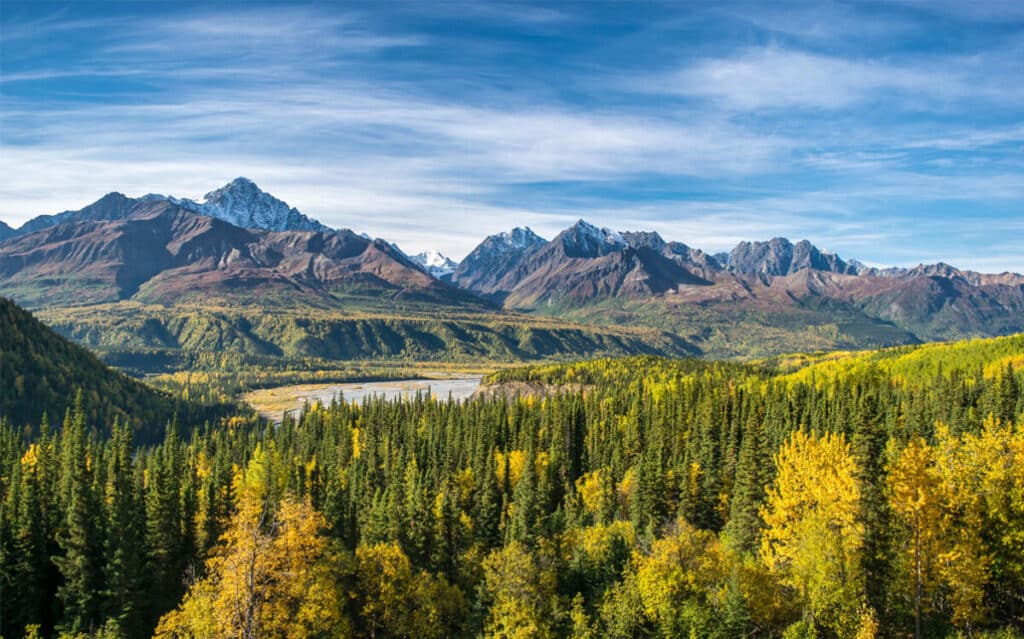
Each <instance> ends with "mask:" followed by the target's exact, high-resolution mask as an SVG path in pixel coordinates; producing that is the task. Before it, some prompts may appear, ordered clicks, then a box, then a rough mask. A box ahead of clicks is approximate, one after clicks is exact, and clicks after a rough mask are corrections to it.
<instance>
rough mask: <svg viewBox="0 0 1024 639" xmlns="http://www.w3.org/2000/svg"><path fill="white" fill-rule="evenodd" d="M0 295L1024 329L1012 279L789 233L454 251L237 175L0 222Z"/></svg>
mask: <svg viewBox="0 0 1024 639" xmlns="http://www.w3.org/2000/svg"><path fill="white" fill-rule="evenodd" d="M0 294H2V295H6V296H8V297H11V298H13V299H15V300H16V301H18V302H19V303H22V304H25V305H27V306H29V307H34V308H39V309H54V308H68V307H76V306H81V305H83V304H97V303H126V302H128V301H131V302H133V303H143V304H150V305H155V304H159V305H164V306H181V305H182V304H188V305H193V306H210V305H221V306H229V307H237V308H243V307H254V306H258V307H266V308H271V307H273V308H286V309H289V310H291V311H297V312H301V310H302V309H303V308H315V309H319V310H323V311H358V310H365V309H367V308H374V309H378V310H385V311H390V312H394V313H397V314H400V313H402V312H408V311H410V310H416V311H418V312H432V311H431V309H439V310H441V311H443V312H446V313H467V312H468V313H499V314H503V316H506V317H526V315H524V314H528V315H529V316H534V317H536V316H538V315H544V316H550V317H553V318H558V319H562V320H568V321H572V322H575V323H580V324H585V325H603V326H637V327H651V328H655V329H657V330H658V331H661V332H663V333H665V334H668V335H672V336H675V337H677V338H680V339H682V340H684V341H685V342H687V343H688V344H690V345H692V346H693V347H694V348H695V349H697V350H699V351H700V352H703V353H705V354H707V355H711V356H752V355H757V356H760V355H769V354H775V353H778V352H784V351H787V350H807V349H813V348H861V347H864V348H866V347H874V346H884V345H889V344H899V343H912V342H916V341H921V340H926V339H927V340H935V339H940V340H941V339H952V338H961V337H965V336H988V335H1002V334H1007V333H1012V332H1018V331H1024V276H1021V275H1019V274H1014V273H1002V274H983V273H977V272H973V271H965V270H960V269H957V268H954V267H952V266H949V265H946V264H941V263H940V264H932V265H921V266H918V267H915V268H909V269H907V268H888V269H879V268H871V267H867V266H865V265H863V264H862V263H860V262H858V261H856V260H843V259H842V258H840V257H839V256H838V255H835V254H834V253H830V252H828V251H825V250H821V249H819V248H818V247H816V246H814V245H813V244H812V243H810V242H808V241H806V240H802V241H799V242H796V243H793V242H790V241H789V240H787V239H785V238H774V239H771V240H768V241H757V242H741V243H740V244H738V245H737V246H736V247H735V248H733V249H732V251H731V252H729V253H727V254H721V253H720V254H714V255H712V254H709V253H706V252H704V251H702V250H700V249H698V248H693V247H690V246H687V245H686V244H683V243H681V242H676V241H666V240H665V239H663V238H662V237H661V236H660V235H658V234H657V233H655V232H651V231H621V232H620V231H616V230H613V229H609V228H598V227H596V226H594V225H592V224H589V223H588V222H586V221H584V220H580V221H578V222H577V223H575V224H573V225H572V226H570V227H569V228H567V229H565V230H563V231H562V232H561V233H559V234H558V235H557V236H555V237H554V238H553V239H551V240H550V241H548V240H545V239H543V238H541V237H540V236H538V235H537V234H536V233H534V232H533V231H531V230H530V229H529V228H517V229H513V230H512V231H510V232H507V233H500V234H497V235H492V236H490V237H487V238H485V239H484V240H483V241H482V242H481V243H480V244H479V245H478V246H477V247H476V248H475V249H474V250H473V251H472V252H471V253H469V254H468V255H467V256H466V257H465V258H464V259H463V260H462V261H461V262H460V263H458V264H456V263H455V262H454V261H452V260H450V259H448V258H446V257H444V256H443V255H441V254H439V253H436V252H424V253H421V254H419V255H415V256H408V255H406V254H405V253H404V252H402V251H401V249H399V248H398V247H397V246H395V245H393V244H390V243H388V242H386V241H383V240H379V239H378V240H374V239H371V238H369V236H366V235H362V234H358V233H356V232H353V231H351V230H348V229H340V230H332V229H330V228H328V227H326V226H325V225H323V224H321V223H320V222H317V221H315V220H312V219H311V218H308V217H306V216H305V215H303V214H302V213H300V212H299V211H298V210H296V209H295V208H293V207H290V206H288V205H287V204H286V203H284V202H282V201H281V200H279V199H277V198H275V197H273V196H272V195H269V194H267V193H265V192H263V191H262V190H260V189H259V187H257V186H256V185H255V184H254V183H253V182H251V181H250V180H247V179H245V178H238V179H236V180H234V181H232V182H231V183H229V184H227V185H225V186H224V187H222V188H220V189H217V190H215V191H212V192H210V193H208V194H207V195H206V196H205V197H204V198H203V200H202V201H201V202H195V201H193V200H189V199H179V198H175V197H173V196H162V195H147V196H143V197H141V198H129V197H126V196H124V195H122V194H120V193H111V194H108V195H106V196H104V197H103V198H101V199H100V200H98V201H96V202H95V203H93V204H90V205H89V206H86V207H85V208H83V209H80V210H78V211H65V212H63V213H58V214H56V215H43V216H39V217H37V218H34V219H32V220H30V221H29V222H27V223H25V224H24V225H23V226H22V227H20V228H18V229H11V228H10V227H8V226H6V225H2V226H0Z"/></svg>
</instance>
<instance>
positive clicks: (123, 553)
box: [104, 422, 146, 637]
mask: <svg viewBox="0 0 1024 639" xmlns="http://www.w3.org/2000/svg"><path fill="white" fill-rule="evenodd" d="M107 468H108V469H107V484H106V490H105V492H106V499H105V500H104V501H105V505H106V525H107V534H106V540H107V545H106V565H105V566H104V575H105V577H106V584H107V587H106V592H105V593H104V599H105V601H104V616H105V617H107V618H108V619H115V620H116V621H117V623H118V625H119V626H120V628H121V630H122V631H123V632H124V633H125V635H126V636H128V637H141V636H144V634H145V633H144V625H143V623H142V622H143V619H142V616H141V615H142V613H143V603H144V602H143V600H142V591H143V584H144V581H145V580H144V575H145V570H146V566H145V543H146V539H145V505H144V501H143V499H142V493H141V485H138V484H136V474H135V468H134V464H133V463H132V435H131V429H130V428H128V427H126V426H119V425H118V424H117V423H116V422H115V423H114V427H113V430H112V433H111V438H110V444H109V459H108V467H107Z"/></svg>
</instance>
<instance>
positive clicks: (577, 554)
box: [0, 337, 1024, 639]
mask: <svg viewBox="0 0 1024 639" xmlns="http://www.w3.org/2000/svg"><path fill="white" fill-rule="evenodd" d="M1022 356H1024V348H1022V338H1021V337H1014V338H1004V339H998V340H985V341H977V342H969V343H962V344H955V345H943V346H934V347H932V346H929V347H922V348H916V349H895V350H890V351H885V352H881V353H876V354H863V355H859V354H851V355H836V356H824V355H820V356H812V357H807V358H800V357H795V356H794V357H791V358H788V359H787V360H786V361H785V362H783V364H782V367H781V368H779V369H776V368H773V365H774V364H775V363H774V362H767V363H761V364H757V365H740V364H729V363H705V362H700V361H696V360H681V361H671V360H664V359H658V358H653V357H642V358H630V359H620V360H597V361H590V362H582V363H577V364H571V365H558V366H543V367H532V368H525V369H516V370H510V371H504V372H502V373H498V374H496V375H494V376H493V377H492V378H491V380H490V382H491V383H492V388H495V389H501V388H505V389H506V390H508V389H519V390H520V391H523V392H526V393H528V394H526V395H521V396H519V397H518V398H512V399H508V398H506V396H505V395H503V394H502V393H500V392H491V393H481V396H480V397H478V398H476V399H474V400H471V401H467V402H465V403H461V404H458V403H445V402H435V401H427V400H422V399H417V400H413V401H404V402H390V403H389V402H384V401H367V402H365V403H363V404H361V405H355V404H344V403H342V404H335V405H332V406H319V405H318V406H314V407H311V408H309V409H308V410H306V411H305V412H304V413H303V414H302V416H301V417H300V418H299V419H298V420H297V421H295V420H292V419H290V418H289V419H286V420H285V422H284V423H283V424H281V425H280V427H278V428H275V429H266V430H264V429H261V428H258V427H257V425H256V424H254V423H252V422H248V421H246V420H243V419H237V418H236V419H233V420H230V421H227V422H224V423H223V424H222V425H221V426H219V427H216V428H203V427H196V426H195V425H193V426H192V427H191V428H189V429H183V432H189V433H190V434H189V436H188V437H184V438H183V437H181V436H179V433H178V431H177V430H175V429H170V430H168V432H167V437H166V439H165V440H164V441H163V442H162V443H161V444H160V445H159V446H156V447H151V448H137V447H133V445H132V442H131V436H130V433H129V432H128V431H127V430H125V429H124V428H122V427H118V428H115V429H113V435H112V437H110V438H109V439H107V440H100V439H97V438H95V437H92V436H90V434H89V433H90V432H91V430H92V429H93V428H95V427H100V428H102V429H107V428H108V427H109V426H110V424H109V423H105V422H97V421H94V420H92V419H90V418H89V417H88V416H87V411H86V409H85V407H84V406H81V407H79V408H78V409H76V410H75V411H74V412H73V414H72V415H71V417H70V418H69V419H68V420H67V422H66V423H65V425H64V427H63V428H62V429H61V430H60V431H59V432H53V431H52V430H51V431H50V432H45V433H44V434H43V435H42V436H41V437H37V438H33V439H31V440H30V441H26V440H25V439H24V438H23V436H22V433H21V431H20V430H19V429H16V428H13V427H11V426H10V425H8V426H6V427H5V428H4V430H3V433H2V435H0V476H2V477H3V478H4V481H3V482H2V484H0V490H2V494H0V499H2V503H3V511H2V517H0V542H2V543H0V547H2V549H3V553H4V554H3V561H2V570H3V573H2V580H3V582H2V585H3V591H4V597H3V601H2V605H3V610H2V623H3V628H2V632H3V635H4V636H7V637H14V636H20V634H21V633H22V632H23V629H25V628H26V627H28V628H30V629H31V630H32V631H33V632H35V631H39V632H41V633H42V634H43V635H46V636H54V635H56V634H58V633H60V632H63V633H69V634H75V633H79V634H81V633H85V634H88V633H89V632H100V633H101V634H102V636H106V637H145V636H149V635H150V634H151V632H152V631H153V629H154V628H155V629H156V633H157V635H158V636H160V637H168V638H170V637H238V636H250V637H284V636H290V637H306V636H325V637H346V636H354V637H378V638H379V637H462V636H465V637H474V636H486V637H575V638H582V637H623V638H625V637H680V636H681V637H721V638H723V639H725V638H733V637H741V636H750V637H755V636H756V637H787V638H790V637H837V638H845V637H850V638H854V637H856V638H858V639H860V638H867V637H909V636H918V637H947V636H956V633H963V634H964V636H966V635H970V636H997V635H986V633H988V632H990V631H994V630H995V629H997V628H1004V629H1005V630H1004V631H1003V634H999V635H998V636H1000V637H1017V636H1020V635H1019V634H1014V631H1013V630H1012V628H1016V629H1017V632H1019V631H1020V630H1021V629H1022V628H1024V559H1022V557H1024V473H1021V472H1020V469H1021V468H1024V426H1022V425H1024V400H1022V396H1024V394H1022V392H1021V384H1022V379H1021V373H1022V372H1024V370H1022V367H1021V366H1020V360H1021V357H1022ZM797 367H799V370H797V371H796V372H793V369H794V368H797ZM559 389H561V390H559ZM133 451H135V452H133ZM37 625H38V628H36V626H37ZM99 629H102V630H99Z"/></svg>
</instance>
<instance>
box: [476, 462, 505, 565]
mask: <svg viewBox="0 0 1024 639" xmlns="http://www.w3.org/2000/svg"><path fill="white" fill-rule="evenodd" d="M495 467H496V464H495V458H494V455H493V454H491V455H488V460H487V461H486V462H485V464H484V473H483V476H482V477H481V479H480V483H481V484H482V486H481V487H480V489H479V490H478V491H477V504H476V519H475V530H476V531H477V533H476V537H477V540H478V541H480V542H482V543H483V544H484V547H485V548H496V547H497V546H498V545H499V544H500V543H501V491H500V490H499V489H498V476H497V473H495Z"/></svg>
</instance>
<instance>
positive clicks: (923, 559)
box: [889, 437, 943, 639]
mask: <svg viewBox="0 0 1024 639" xmlns="http://www.w3.org/2000/svg"><path fill="white" fill-rule="evenodd" d="M889 487H890V492H889V504H890V506H891V507H892V512H893V514H894V515H895V516H896V520H897V522H898V523H899V524H900V525H901V528H902V530H901V531H900V532H901V533H903V535H902V544H901V545H900V548H899V550H900V553H899V556H898V559H897V561H898V564H897V569H898V571H899V573H900V574H901V576H902V577H903V578H902V579H901V582H900V583H901V584H903V585H904V586H905V587H907V590H908V591H909V592H910V597H911V599H912V600H913V602H914V636H915V637H916V638H917V639H920V637H921V618H922V615H923V614H924V613H925V612H927V611H928V610H930V609H931V606H930V605H929V604H928V602H930V601H931V598H932V597H933V595H934V593H935V590H936V588H937V587H938V585H939V576H938V574H937V571H936V564H935V562H936V559H937V558H938V556H939V553H940V552H941V548H942V533H943V531H942V526H943V509H942V493H941V484H940V481H939V477H938V476H937V474H936V472H935V469H934V458H933V454H932V449H931V447H930V446H928V444H927V442H925V441H924V440H923V439H921V438H920V437H918V438H914V439H912V440H911V441H910V443H908V444H907V446H906V447H905V448H904V449H903V450H902V451H900V452H899V453H898V454H897V455H896V456H895V458H894V461H893V463H892V465H891V467H890V468H889Z"/></svg>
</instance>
